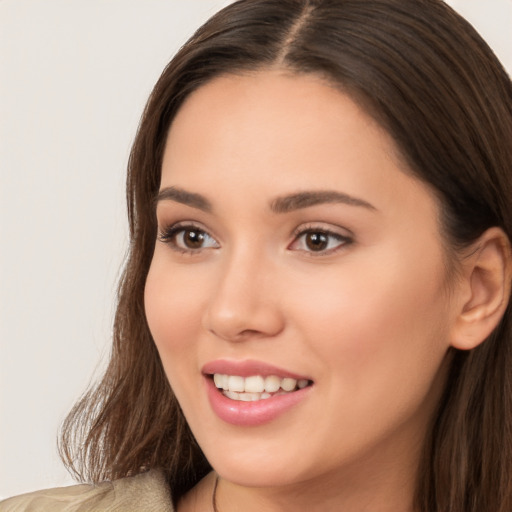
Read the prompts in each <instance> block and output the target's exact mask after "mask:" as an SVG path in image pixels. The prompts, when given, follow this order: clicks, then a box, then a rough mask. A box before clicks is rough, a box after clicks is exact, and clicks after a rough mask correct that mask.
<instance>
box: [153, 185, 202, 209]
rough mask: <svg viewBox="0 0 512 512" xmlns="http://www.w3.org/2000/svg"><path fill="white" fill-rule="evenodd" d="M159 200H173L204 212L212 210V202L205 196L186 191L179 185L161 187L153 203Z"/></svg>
mask: <svg viewBox="0 0 512 512" xmlns="http://www.w3.org/2000/svg"><path fill="white" fill-rule="evenodd" d="M160 201H175V202H177V203H181V204H185V205H187V206H191V207H192V208H197V209H199V210H203V211H204V212H211V211H212V204H211V203H210V201H208V199H206V197H204V196H202V195H201V194H196V193H194V192H187V191H186V190H184V189H182V188H179V187H165V188H163V189H161V190H160V191H159V192H158V195H157V196H156V198H155V205H156V204H157V203H159V202H160Z"/></svg>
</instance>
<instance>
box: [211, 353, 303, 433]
mask: <svg viewBox="0 0 512 512" xmlns="http://www.w3.org/2000/svg"><path fill="white" fill-rule="evenodd" d="M202 372H203V374H204V377H205V378H204V380H205V383H206V389H207V394H208V399H209V402H210V405H211V407H212V410H213V412H214V413H215V414H216V415H217V416H218V417H219V418H220V419H221V420H223V421H225V422H226V423H230V424H232V425H237V426H242V427H251V426H258V425H263V424H265V423H269V422H271V421H272V420H274V419H276V418H278V417H279V416H281V415H282V414H284V413H285V412H287V411H288V410H290V409H291V408H293V407H295V406H296V405H298V404H299V403H300V402H302V401H303V400H304V399H305V398H306V397H307V396H308V395H309V393H310V391H311V389H312V386H307V387H305V388H303V389H298V390H297V391H293V392H291V393H286V394H282V395H276V396H273V397H271V398H267V399H265V400H258V401H255V402H243V401H241V400H240V401H239V400H231V399H230V398H227V397H226V396H224V394H223V393H222V391H220V390H219V389H217V387H216V386H215V384H214V382H213V379H212V378H211V375H212V374H214V373H220V374H224V375H238V376H240V377H249V376H251V375H261V376H262V377H266V376H268V375H277V376H278V377H281V378H284V377H290V378H293V379H297V380H299V379H308V378H307V377H304V376H301V375H298V374H295V373H293V372H289V371H287V370H284V369H282V368H278V367H277V366H274V365H270V364H267V363H263V362H261V361H251V360H246V361H228V360H217V361H212V362H210V363H207V364H205V365H204V367H203V369H202ZM308 380H309V379H308Z"/></svg>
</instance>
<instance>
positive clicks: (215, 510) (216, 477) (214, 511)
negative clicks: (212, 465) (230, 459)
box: [212, 475, 219, 512]
mask: <svg viewBox="0 0 512 512" xmlns="http://www.w3.org/2000/svg"><path fill="white" fill-rule="evenodd" d="M218 485H219V475H216V476H215V484H214V485H213V493H212V508H213V512H219V510H218V509H217V486H218Z"/></svg>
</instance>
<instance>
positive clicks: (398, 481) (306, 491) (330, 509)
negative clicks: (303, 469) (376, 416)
mask: <svg viewBox="0 0 512 512" xmlns="http://www.w3.org/2000/svg"><path fill="white" fill-rule="evenodd" d="M381 469H382V468H381ZM389 469H390V471H389V473H387V476H385V477H383V476H382V475H381V476H377V475H375V474H367V475H366V477H365V478H364V479H363V480H361V479H359V480H358V479H356V478H354V477H353V475H346V476H345V477H344V478H343V477H339V478H328V477H325V478H323V479H317V480H314V481H313V480H305V481H303V482H300V483H298V484H294V485H290V486H280V487H265V488H263V487H246V486H240V485H237V484H235V483H233V482H229V481H227V480H223V479H222V478H219V480H218V485H217V488H216V492H215V503H216V510H215V509H213V507H212V509H211V510H212V512H234V511H236V510H244V512H252V511H261V510H265V511H267V512H285V511H289V510H293V511H294V512H309V511H311V510H322V512H339V511H343V512H414V508H413V496H414V483H415V482H414V478H411V475H410V474H409V475H405V474H402V473H400V474H399V473H397V472H395V473H394V472H393V468H389ZM333 480H334V481H333Z"/></svg>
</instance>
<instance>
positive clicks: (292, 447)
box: [145, 70, 467, 512]
mask: <svg viewBox="0 0 512 512" xmlns="http://www.w3.org/2000/svg"><path fill="white" fill-rule="evenodd" d="M168 187H179V188H180V189H184V190H186V191H188V192H192V193H194V194H200V195H201V196H203V197H204V198H205V199H206V200H207V201H208V202H209V203H210V204H211V211H204V210H203V209H201V208H198V207H197V206H198V205H197V204H196V205H191V204H183V203H182V202H180V200H175V199H172V198H167V199H166V198H162V200H160V201H159V202H158V205H157V219H158V224H159V230H160V231H161V232H164V231H165V230H166V229H168V228H169V226H173V225H176V223H180V225H182V226H183V225H185V226H188V225H190V224H192V225H193V226H195V227H194V228H192V229H195V230H196V234H197V230H200V232H202V233H203V234H204V237H205V238H204V240H205V242H204V244H203V246H202V247H199V248H194V249H189V250H188V251H187V252H183V251H182V250H181V248H182V247H185V248H186V246H184V245H183V243H182V242H183V239H182V238H181V234H182V233H180V234H178V235H177V236H174V237H171V238H167V239H165V240H164V239H162V238H161V239H159V240H158V241H157V243H156V247H155V252H154V257H153V260H152V264H151V268H150V271H149V275H148V279H147V284H146V291H145V304H146V314H147V319H148V323H149V326H150V329H151V332H152V335H153V337H154V340H155V343H156V346H157V348H158V351H159V353H160V356H161V359H162V362H163V365H164V368H165V371H166V374H167V376H168V379H169V381H170V384H171V386H172V388H173V390H174V392H175V393H176V396H177V398H178V400H179V402H180V404H181V406H182V408H183V411H184V414H185V416H186V418H187V421H188V422H189V424H190V427H191V429H192V431H193V432H194V435H195V436H196V438H197V440H198V442H199V444H200V446H201V447H202V449H203V451H204V453H205V455H206V456H207V458H208V460H209V461H210V463H211V464H212V466H213V467H214V469H215V471H216V472H217V473H218V475H220V483H219V486H218V492H217V503H218V509H219V510H221V511H222V512H229V511H234V510H244V511H246V512H249V511H252V510H262V509H263V510H269V511H280V510H294V511H299V512H300V511H302V510H304V511H311V510H322V511H339V510H343V511H344V512H356V511H357V512H363V511H370V510H371V511H378V512H385V511H393V512H399V511H404V512H406V511H412V510H413V506H412V501H413V492H414V485H415V476H416V469H417V464H418V460H419V456H420V454H419V452H420V447H421V443H422V441H423V439H424V436H425V432H426V429H427V425H428V421H429V419H430V418H431V416H432V413H433V409H434V408H435V405H436V403H437V402H438V399H439V395H440V392H441V389H442V386H443V382H444V378H445V370H446V364H447V361H446V353H447V349H448V347H449V346H450V344H451V341H452V339H451V335H452V332H453V329H454V326H455V325H456V323H457V315H458V312H459V311H460V304H461V302H462V301H463V300H466V296H467V290H466V289H463V288H462V287H458V286H457V285H456V283H451V282H449V279H448V275H447V271H446V265H445V263H446V251H445V249H444V245H445V242H444V241H443V238H442V236H441V234H440V229H439V225H438V213H439V207H438V204H437V202H436V199H435V198H434V195H433V193H432V192H431V191H430V190H429V188H428V187H427V186H426V185H425V184H423V183H421V182H419V181H418V180H417V179H415V178H414V177H412V176H411V175H410V174H408V172H407V169H406V168H405V166H404V164H403V163H402V162H401V159H400V157H399V154H398V151H397V149H396V147H395V145H394V143H393V141H392V140H391V138H390V137H389V135H388V134H387V133H386V132H385V131H384V130H383V129H381V128H380V127H379V126H378V125H377V124H376V123H375V122H374V121H373V120H372V119H371V118H370V117H369V116H367V115H366V114H365V113H364V112H363V111H362V110H361V109H360V108H359V107H358V106H357V105H356V104H355V103H354V102H353V101H352V100H351V99H350V98H349V97H348V96H346V95H344V94H342V93H340V92H339V91H337V90H335V89H333V88H332V87H330V86H329V85H328V84H326V83H325V82H324V81H322V79H321V78H319V77H316V76H311V75H308V76H300V77H298V76H294V75H291V74H290V73H287V72H286V71H280V70H268V71H260V72H257V73H252V74H244V75H236V76H235V75H229V76H224V77H220V78H217V79H215V80H214V81H212V82H210V83H208V84H206V85H204V86H202V87H201V88H200V89H198V90H197V91H196V92H194V93H193V94H192V95H191V96H190V97H189V98H188V99H187V101H186V102H185V104H184V105H183V106H182V108H181V109H180V111H179V112H178V114H177V117H176V118H175V120H174V122H173V124H172V126H171V129H170V132H169V135H168V140H167V145H166V149H165V154H164V159H163V165H162V181H161V190H165V189H166V188H168ZM303 191H335V192H338V193H342V194H348V195H350V196H351V197H353V198H357V199H358V200H360V201H364V202H365V203H367V204H368V205H371V206H364V205H363V206H362V205H359V204H344V203H339V202H326V203H321V204H316V205H314V206H309V207H305V208H298V209H294V210H291V211H287V212H284V213H283V212H275V211H272V209H271V208H270V204H271V203H272V202H273V201H275V199H276V198H277V197H282V196H287V195H289V194H294V193H297V192H303ZM307 230H312V231H314V232H332V233H334V234H335V235H340V236H341V237H345V238H343V239H341V240H340V239H339V238H336V236H334V237H331V238H329V244H330V245H329V248H328V250H326V251H316V252H315V251H313V250H311V249H310V248H309V247H308V246H307V244H306V243H305V239H306V237H305V235H304V232H305V231H307ZM464 294H465V295H464ZM220 358H222V359H232V360H237V361H239V360H245V359H256V360H259V361H264V362H267V363H271V364H274V365H277V366H279V367H283V368H286V369H287V370H289V371H293V372H295V373H298V374H300V375H307V376H308V377H309V378H310V379H311V380H312V381H313V382H314V384H313V386H312V387H311V389H310V390H309V393H308V394H307V395H306V397H305V398H304V399H303V400H302V401H301V402H300V403H299V404H297V405H296V406H295V407H293V408H292V409H291V410H289V411H287V412H286V413H285V414H283V415H281V416H279V417H278V418H276V419H275V420H273V421H271V422H269V423H265V424H263V425H260V426H252V427H241V426H236V425H231V424H228V423H226V422H224V421H222V420H221V419H219V418H218V417H217V416H216V415H215V414H214V412H213V411H212V408H211V406H210V404H209V401H208V399H207V395H206V392H205V385H204V378H203V376H202V374H201V368H202V366H203V365H204V364H205V363H207V362H209V361H213V360H216V359H220ZM213 482H214V477H213V475H209V476H208V477H207V478H206V479H205V480H204V481H202V482H200V483H199V484H198V486H196V488H194V489H193V490H192V491H191V492H190V493H189V494H188V495H187V496H185V498H184V499H183V500H182V501H181V502H180V503H179V507H178V510H179V511H180V512H186V511H188V510H198V511H199V510H201V511H204V510H211V492H212V488H213Z"/></svg>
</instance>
